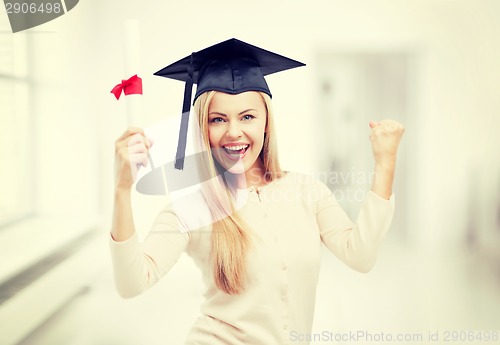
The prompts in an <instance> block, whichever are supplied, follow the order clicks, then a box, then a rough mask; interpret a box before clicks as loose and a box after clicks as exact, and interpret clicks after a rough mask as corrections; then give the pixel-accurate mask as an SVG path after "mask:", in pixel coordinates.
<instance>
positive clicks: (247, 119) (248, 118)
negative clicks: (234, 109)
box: [242, 114, 255, 121]
mask: <svg viewBox="0 0 500 345" xmlns="http://www.w3.org/2000/svg"><path fill="white" fill-rule="evenodd" d="M254 118H255V116H253V115H250V114H246V115H243V116H242V119H243V120H245V121H250V120H251V119H254Z"/></svg>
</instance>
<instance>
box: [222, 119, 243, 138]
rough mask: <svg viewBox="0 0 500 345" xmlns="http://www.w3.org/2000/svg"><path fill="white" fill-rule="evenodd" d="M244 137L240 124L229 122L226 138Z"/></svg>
mask: <svg viewBox="0 0 500 345" xmlns="http://www.w3.org/2000/svg"><path fill="white" fill-rule="evenodd" d="M242 135H243V131H242V130H241V126H240V123H239V122H238V121H229V123H228V126H227V130H226V136H227V137H228V138H239V137H241V136H242Z"/></svg>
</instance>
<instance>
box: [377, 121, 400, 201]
mask: <svg viewBox="0 0 500 345" xmlns="http://www.w3.org/2000/svg"><path fill="white" fill-rule="evenodd" d="M370 128H371V129H372V131H371V133H370V141H371V143H372V151H373V158H374V159H375V175H374V178H373V182H372V188H371V190H372V191H373V192H374V193H376V194H377V195H378V196H380V197H381V198H384V199H389V198H390V197H391V195H392V183H393V181H394V172H395V169H396V157H397V152H398V147H399V142H400V141H401V137H402V136H403V133H404V127H403V125H402V124H401V123H399V122H397V121H393V120H383V121H381V122H373V121H372V122H370Z"/></svg>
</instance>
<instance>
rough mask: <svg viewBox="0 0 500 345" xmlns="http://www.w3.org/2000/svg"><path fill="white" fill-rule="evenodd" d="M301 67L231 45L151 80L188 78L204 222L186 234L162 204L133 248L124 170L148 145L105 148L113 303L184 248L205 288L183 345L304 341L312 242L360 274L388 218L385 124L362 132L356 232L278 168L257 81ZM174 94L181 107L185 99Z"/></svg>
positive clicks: (315, 262) (391, 160)
mask: <svg viewBox="0 0 500 345" xmlns="http://www.w3.org/2000/svg"><path fill="white" fill-rule="evenodd" d="M179 65H180V66H179ZM301 65H302V64H301V63H298V62H296V61H293V60H290V59H288V58H285V57H282V56H280V55H277V54H274V53H271V52H268V51H264V50H262V49H260V48H257V47H254V46H251V45H249V44H247V43H244V42H241V41H238V40H234V39H233V40H229V41H226V42H222V43H220V44H218V45H215V46H213V47H210V48H207V49H205V50H202V51H200V52H197V53H193V54H192V55H191V57H188V58H185V59H182V60H179V61H178V62H177V63H174V64H172V65H170V66H167V67H166V68H165V69H163V70H162V71H160V72H158V73H159V74H160V75H162V73H164V75H165V76H168V77H171V78H174V79H181V80H186V82H187V88H186V90H187V91H189V86H190V85H189V84H190V83H191V81H193V80H194V82H196V83H197V84H198V89H197V92H196V95H195V97H194V106H195V107H194V108H195V112H196V115H197V117H198V124H199V131H200V133H199V134H200V142H199V144H200V145H201V150H202V152H203V154H204V158H205V160H204V164H203V165H202V167H201V169H202V170H203V172H208V176H209V177H210V178H209V179H208V180H207V183H204V184H203V185H202V188H201V196H202V197H201V199H203V200H204V201H205V202H206V206H207V209H208V211H209V218H210V217H211V220H212V222H211V223H210V224H206V225H203V226H199V227H196V226H190V223H189V222H186V221H185V220H184V219H182V217H180V216H179V213H178V212H176V210H175V207H173V206H172V205H171V204H169V205H167V206H166V207H165V209H164V210H163V211H162V212H161V213H160V214H159V215H158V217H157V219H156V221H155V222H154V224H153V227H152V229H151V232H150V234H149V235H148V237H147V238H146V239H145V241H144V243H143V244H142V245H141V244H140V243H139V240H138V237H137V234H136V232H135V228H134V222H133V219H132V210H131V202H130V189H131V185H132V183H133V179H132V177H131V172H130V171H131V169H130V165H132V166H133V167H134V168H136V167H137V166H139V165H141V164H147V155H148V152H149V148H150V147H151V144H152V143H151V142H150V141H149V140H148V139H147V138H146V137H145V136H144V133H143V132H142V130H141V129H140V128H135V129H134V128H131V129H129V130H128V131H127V132H125V133H124V134H123V135H122V136H121V137H120V138H119V139H118V140H117V141H116V156H115V157H116V158H115V159H116V162H117V167H118V169H117V173H116V191H115V211H114V216H113V225H112V229H111V238H110V249H111V255H112V259H113V265H114V273H115V282H116V286H117V288H118V291H119V293H120V294H121V295H122V296H123V297H132V296H135V295H137V294H140V293H142V292H143V291H145V290H146V289H148V288H149V287H150V286H152V285H154V284H155V283H156V282H157V281H158V280H159V279H160V278H161V277H162V276H164V275H165V274H166V273H167V272H168V271H169V270H170V268H171V267H172V265H173V264H174V263H175V262H176V261H177V259H178V258H179V256H180V255H181V253H182V252H184V251H186V252H187V253H188V254H189V255H190V256H191V257H192V258H193V260H194V261H195V262H196V264H197V265H198V267H200V269H201V271H202V274H203V278H204V282H205V284H206V292H205V294H204V296H205V301H204V302H203V304H202V306H201V313H202V315H201V316H200V317H199V318H198V319H197V320H196V321H195V323H194V325H193V327H192V329H191V331H190V333H189V334H188V337H187V342H186V344H188V345H194V344H207V345H208V344H210V345H222V344H232V345H243V344H289V343H290V342H291V341H294V342H295V340H293V338H292V335H293V334H298V333H300V334H307V333H310V332H311V328H312V319H313V315H314V306H315V296H316V286H317V283H318V276H319V266H320V261H321V253H322V244H324V245H325V246H326V247H327V248H328V249H329V250H330V251H331V252H332V253H333V254H334V255H335V256H337V257H338V258H339V259H340V260H342V261H343V262H345V263H346V264H347V265H348V266H349V267H351V268H353V269H355V270H358V271H361V272H367V271H369V270H370V269H371V268H372V266H373V265H374V263H375V260H376V256H377V252H378V248H379V246H380V243H381V241H382V239H383V238H384V236H385V234H386V232H387V230H388V228H389V225H390V223H391V221H392V216H393V199H392V180H393V176H394V167H395V159H396V153H397V148H398V145H399V140H400V139H401V136H402V133H403V128H402V126H401V125H400V124H399V123H397V122H395V121H390V120H385V121H380V122H371V123H370V127H371V137H370V139H371V143H372V151H373V155H374V158H375V162H376V164H375V165H376V169H375V178H374V182H373V185H372V190H371V191H370V192H369V193H368V194H367V198H366V200H365V204H364V206H363V207H362V209H361V212H360V214H359V217H358V219H357V221H356V222H355V223H353V222H351V221H350V219H349V218H348V217H347V215H346V214H345V212H344V211H343V210H342V208H340V206H339V204H338V203H337V201H336V200H335V198H334V196H333V194H332V192H331V191H330V190H329V189H328V188H327V187H326V186H325V185H324V184H323V183H321V182H320V181H318V180H317V179H313V178H310V177H307V176H305V175H302V174H298V173H292V172H284V171H283V170H282V169H281V167H280V164H279V162H278V158H277V154H276V143H275V141H276V137H275V135H274V127H273V120H272V118H273V113H272V110H271V105H270V99H271V92H270V90H269V88H268V86H267V84H266V82H265V79H264V75H265V74H270V73H273V72H277V71H280V70H284V69H288V68H292V67H298V66H301ZM185 96H186V99H185V101H186V100H187V101H188V102H189V100H190V98H191V97H190V93H189V92H186V94H185ZM184 135H185V132H184V131H183V128H182V127H181V138H182V136H184ZM138 138H139V140H138ZM180 147H181V154H180V156H177V158H178V159H179V158H180V160H181V161H183V160H184V153H183V152H182V145H181V146H180ZM178 152H179V151H178ZM186 167H187V166H186ZM186 167H185V168H186ZM190 211H191V212H190V217H191V218H196V217H199V214H198V213H199V210H198V209H197V208H196V207H194V204H190ZM207 235H208V236H207ZM299 343H300V344H308V343H309V340H308V339H301V340H300V342H299Z"/></svg>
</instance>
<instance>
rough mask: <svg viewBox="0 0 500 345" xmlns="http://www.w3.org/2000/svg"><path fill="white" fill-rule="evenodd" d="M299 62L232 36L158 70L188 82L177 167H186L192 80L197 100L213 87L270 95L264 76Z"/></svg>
mask: <svg viewBox="0 0 500 345" xmlns="http://www.w3.org/2000/svg"><path fill="white" fill-rule="evenodd" d="M300 66H305V64H303V63H301V62H298V61H295V60H292V59H289V58H287V57H284V56H282V55H278V54H276V53H273V52H270V51H267V50H265V49H262V48H259V47H256V46H253V45H251V44H248V43H245V42H242V41H240V40H237V39H235V38H232V39H229V40H227V41H224V42H221V43H218V44H216V45H213V46H211V47H208V48H205V49H203V50H200V51H198V52H194V53H192V54H191V55H190V56H187V57H185V58H183V59H181V60H179V61H177V62H174V63H173V64H171V65H169V66H167V67H165V68H163V69H161V70H159V71H158V72H156V73H155V75H158V76H161V77H166V78H172V79H176V80H180V81H184V82H186V85H185V89H184V102H183V107H182V119H181V128H180V130H179V141H178V144H177V153H176V157H175V164H174V166H175V168H176V169H179V170H182V169H183V167H184V156H185V149H186V140H187V128H188V121H189V111H190V108H191V95H192V94H191V93H192V88H193V83H195V84H198V88H197V90H196V94H195V97H194V100H196V98H198V96H199V95H201V94H202V93H204V92H206V91H213V90H215V91H221V92H225V93H230V94H238V93H241V92H245V91H262V92H265V93H267V94H268V95H269V96H271V91H270V90H269V87H268V86H267V83H266V81H265V79H264V76H265V75H268V74H272V73H276V72H280V71H284V70H287V69H290V68H295V67H300Z"/></svg>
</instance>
